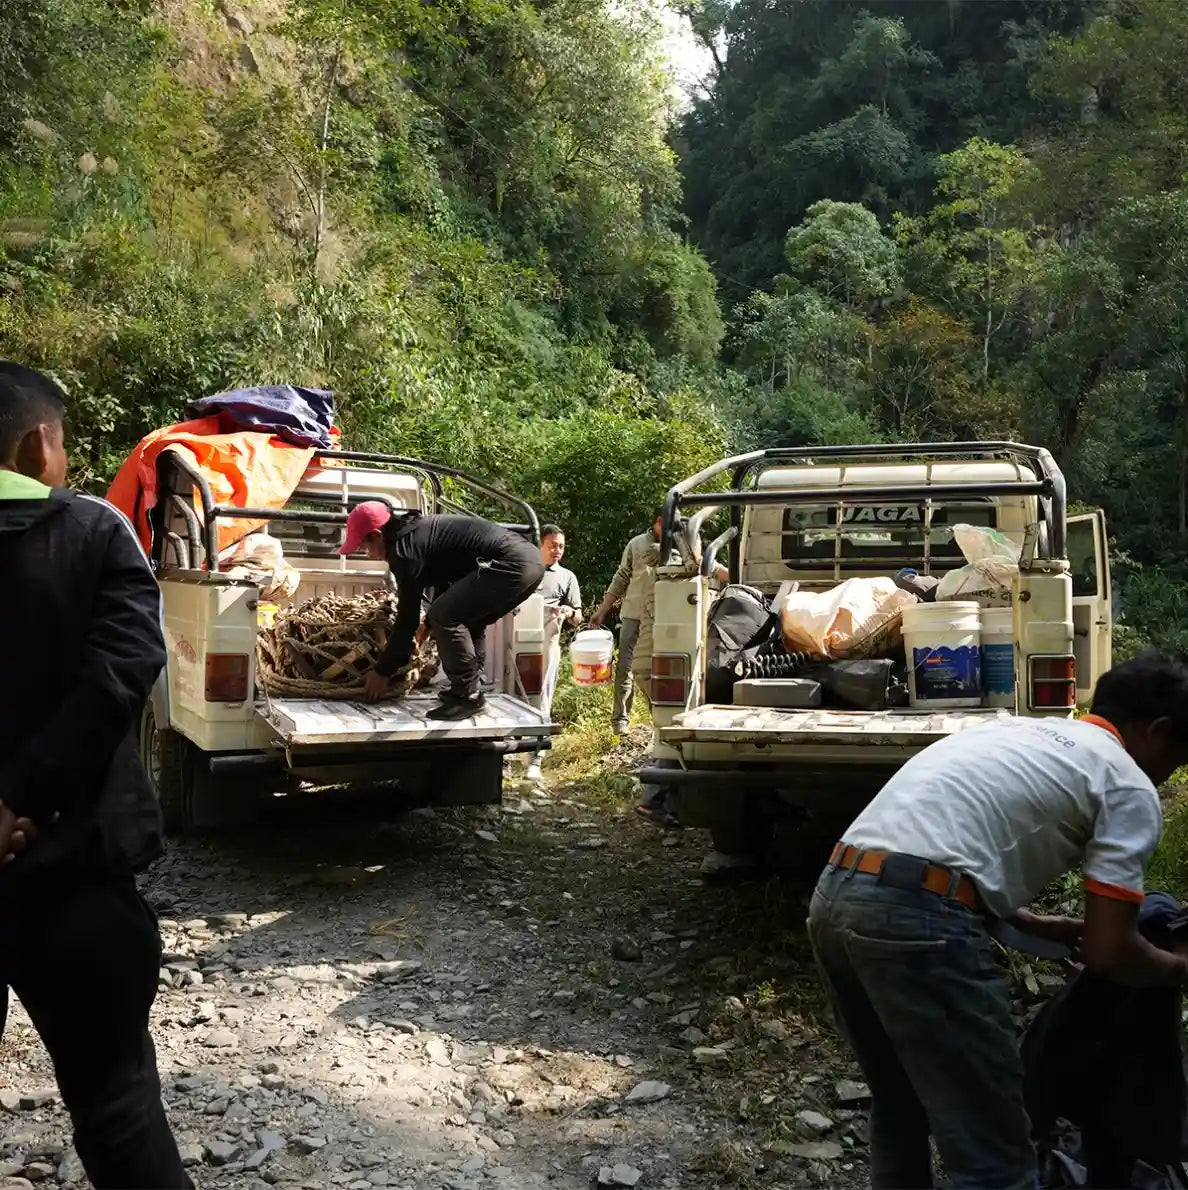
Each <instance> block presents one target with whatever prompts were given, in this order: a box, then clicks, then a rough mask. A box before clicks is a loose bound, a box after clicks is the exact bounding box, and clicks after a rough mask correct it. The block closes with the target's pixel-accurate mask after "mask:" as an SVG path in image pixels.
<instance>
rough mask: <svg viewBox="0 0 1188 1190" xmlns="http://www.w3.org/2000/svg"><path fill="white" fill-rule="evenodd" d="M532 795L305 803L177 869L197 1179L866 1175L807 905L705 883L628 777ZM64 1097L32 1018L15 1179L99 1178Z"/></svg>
mask: <svg viewBox="0 0 1188 1190" xmlns="http://www.w3.org/2000/svg"><path fill="white" fill-rule="evenodd" d="M506 803H507V804H506V805H505V807H504V808H503V809H502V810H501V811H491V812H483V813H481V814H474V813H470V814H468V813H452V812H451V813H448V814H446V813H441V814H437V815H431V814H414V815H407V816H403V817H400V818H396V819H394V820H390V815H389V814H388V813H387V812H386V810H387V799H386V797H385V793H384V791H382V790H371V791H365V792H362V793H353V794H352V793H343V792H333V793H330V794H326V795H316V796H312V795H311V796H309V797H304V798H296V799H289V800H281V801H277V802H274V803H272V804H271V805H270V806H269V807H268V808H267V812H266V814H265V815H264V817H263V819H262V821H261V822H260V823H259V824H258V825H256V826H254V827H253V828H252V829H251V830H250V831H249V832H244V833H243V834H242V835H241V837H240V838H239V839H238V841H236V840H229V839H223V840H219V841H218V842H217V843H213V842H212V843H208V844H196V843H185V844H179V845H176V846H175V847H174V848H173V849H172V850H171V852H170V854H169V856H168V857H167V859H165V860H164V861H163V862H162V863H161V864H160V865H159V866H158V867H157V868H156V869H155V870H154V871H153V872H152V873H151V875H150V876H149V878H148V879H147V880H146V882H145V888H146V892H147V894H148V896H149V898H150V900H151V901H152V903H153V904H154V906H155V907H156V909H157V910H158V912H159V914H160V917H161V920H162V930H163V933H164V937H165V944H166V948H167V954H166V957H165V960H164V964H165V965H164V969H163V972H162V980H163V987H162V992H161V995H160V997H159V999H158V1001H157V1008H156V1014H155V1032H156V1037H157V1041H158V1047H159V1058H160V1066H161V1071H162V1078H163V1082H164V1086H165V1098H166V1100H167V1103H168V1105H169V1111H170V1115H171V1118H172V1120H173V1122H174V1126H175V1128H176V1130H177V1132H178V1135H179V1138H180V1139H181V1141H182V1143H183V1145H184V1146H185V1153H186V1158H187V1160H188V1161H189V1162H191V1163H192V1164H193V1166H194V1169H193V1170H192V1172H193V1174H194V1176H195V1180H196V1181H197V1182H199V1184H200V1185H201V1186H205V1187H232V1186H234V1187H261V1188H262V1187H264V1186H265V1185H292V1186H305V1187H310V1188H313V1187H325V1188H327V1190H329V1188H331V1187H339V1186H341V1187H347V1188H349V1190H370V1188H372V1187H383V1186H391V1187H400V1188H404V1190H431V1188H432V1190H437V1188H444V1187H450V1188H453V1190H486V1188H488V1187H492V1188H493V1187H501V1186H502V1187H507V1188H508V1190H531V1188H532V1187H544V1186H550V1187H555V1188H557V1190H577V1188H579V1187H583V1188H584V1187H589V1186H591V1185H598V1184H604V1185H622V1186H631V1185H638V1186H640V1187H643V1188H648V1187H665V1188H672V1190H675V1188H677V1187H680V1188H686V1187H688V1188H691V1190H701V1188H705V1190H708V1188H710V1187H719V1186H724V1185H736V1186H740V1187H756V1188H757V1187H764V1188H770V1190H775V1188H777V1187H793V1186H804V1185H821V1184H824V1185H831V1186H838V1185H843V1186H844V1185H858V1184H861V1183H862V1182H863V1180H864V1177H865V1163H864V1157H863V1154H864V1144H863V1139H862V1138H863V1136H864V1134H865V1131H864V1130H865V1117H864V1115H863V1112H862V1110H861V1109H862V1103H861V1099H860V1094H861V1089H860V1088H858V1087H855V1086H854V1085H852V1084H851V1085H847V1083H846V1082H845V1081H844V1080H852V1079H854V1078H855V1077H856V1073H855V1068H854V1067H852V1066H851V1065H850V1064H849V1062H848V1060H847V1058H846V1057H845V1055H844V1054H843V1053H842V1052H841V1050H840V1048H839V1045H838V1043H837V1042H836V1040H835V1039H834V1038H833V1037H832V1036H831V1035H830V1034H828V1033H827V1032H825V1031H823V1030H822V1029H821V1028H820V1027H819V1019H820V1018H819V1004H818V1003H817V995H818V992H817V987H816V982H815V980H814V979H813V977H812V974H811V969H810V967H809V963H808V955H807V953H806V951H805V946H804V940H803V932H802V921H803V917H804V903H803V900H802V899H801V898H800V897H799V896H796V895H793V894H792V893H791V892H790V891H789V890H787V889H785V888H783V887H782V886H781V885H779V884H778V883H770V884H752V885H747V886H736V887H733V888H719V887H707V886H705V885H704V884H703V883H702V881H701V880H700V878H699V876H698V865H699V861H700V859H701V855H702V851H703V848H704V846H705V843H706V840H705V838H704V836H701V835H700V834H699V833H697V832H683V833H676V834H671V835H665V834H662V833H660V832H658V831H657V830H655V828H653V827H651V826H649V825H647V824H645V823H643V822H642V821H640V820H639V819H637V818H636V817H635V815H633V814H632V813H631V798H630V796H629V782H627V781H626V779H624V778H617V777H615V776H614V775H613V774H612V775H611V776H610V777H609V778H608V779H604V780H600V781H598V782H596V783H590V784H579V785H576V786H570V787H566V788H561V789H554V790H545V791H533V790H532V789H531V788H530V787H527V786H517V785H515V784H512V785H510V786H509V791H508V794H507V797H506ZM64 958H65V961H66V963H67V973H68V962H69V956H64ZM67 977H68V974H67ZM79 991H80V996H81V997H82V998H83V999H85V994H86V993H85V988H80V989H79ZM51 1086H52V1077H51V1075H50V1071H49V1069H48V1065H47V1062H46V1059H45V1055H44V1053H43V1052H42V1050H41V1048H40V1045H39V1043H38V1042H37V1040H36V1037H35V1035H34V1034H32V1032H31V1030H30V1029H29V1026H28V1022H27V1019H26V1018H25V1016H24V1014H23V1012H22V1011H20V1010H19V1009H15V1010H14V1012H13V1014H12V1018H11V1019H10V1022H9V1029H8V1034H7V1036H6V1037H5V1039H4V1042H3V1048H2V1049H0V1187H3V1186H4V1185H5V1181H4V1179H5V1178H10V1179H22V1178H23V1179H27V1181H29V1182H32V1181H40V1182H43V1183H44V1184H45V1185H48V1186H52V1185H55V1184H70V1183H73V1184H75V1185H81V1184H85V1179H83V1177H82V1174H81V1170H80V1169H79V1167H78V1164H77V1159H76V1158H75V1157H73V1154H72V1153H71V1152H70V1150H69V1148H68V1143H69V1129H68V1121H67V1119H66V1118H65V1116H64V1114H63V1113H62V1111H61V1109H60V1107H59V1106H58V1105H57V1103H56V1101H51V1102H49V1103H48V1104H42V1105H40V1106H28V1105H32V1104H34V1103H35V1102H36V1099H37V1096H36V1092H38V1091H40V1090H42V1089H44V1088H48V1087H51ZM22 1095H23V1096H26V1097H27V1098H26V1104H27V1106H21V1104H20V1102H19V1097H20V1096H22ZM600 1177H602V1178H603V1179H605V1180H603V1181H602V1182H600V1181H599V1179H600ZM20 1184H21V1183H20V1182H19V1181H16V1182H14V1185H17V1186H19V1185H20Z"/></svg>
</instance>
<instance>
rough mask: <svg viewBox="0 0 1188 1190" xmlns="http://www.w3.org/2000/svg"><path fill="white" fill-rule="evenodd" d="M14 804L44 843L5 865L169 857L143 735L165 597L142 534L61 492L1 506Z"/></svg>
mask: <svg viewBox="0 0 1188 1190" xmlns="http://www.w3.org/2000/svg"><path fill="white" fill-rule="evenodd" d="M0 624H3V625H4V632H5V642H6V644H5V648H6V650H7V655H6V658H5V662H6V666H7V673H8V675H9V680H8V682H7V683H6V685H5V689H4V691H3V693H2V694H0V710H2V713H0V800H2V801H3V802H4V804H5V805H6V806H7V807H8V808H9V809H11V810H13V811H14V812H16V813H17V814H18V815H26V816H28V817H29V818H32V819H33V821H34V822H36V823H37V825H38V827H39V828H40V831H41V833H40V836H39V838H38V839H37V841H36V843H35V844H34V845H33V846H31V847H30V848H29V850H28V852H26V853H25V854H24V855H22V856H21V857H20V858H19V859H17V860H16V861H15V862H14V863H12V864H9V865H6V866H5V867H4V868H3V869H0V894H2V893H4V892H5V890H6V889H8V888H9V887H11V886H12V885H13V882H17V883H19V882H20V881H21V878H22V875H23V874H25V873H28V874H30V875H31V874H32V873H34V872H48V871H49V870H51V869H52V870H54V871H55V872H58V871H63V870H65V871H70V872H79V871H83V870H88V869H89V870H94V869H95V868H98V869H100V870H103V871H112V870H116V871H127V870H135V869H136V868H138V867H140V866H142V865H143V864H145V863H146V862H148V861H149V860H151V859H153V858H155V856H156V855H157V854H158V853H159V852H160V847H161V832H160V813H159V810H158V808H157V803H156V798H155V796H154V794H153V791H152V787H151V786H150V785H149V782H148V778H147V776H146V774H145V771H144V765H143V764H142V763H141V760H140V757H139V754H138V749H137V745H136V740H135V735H134V728H135V726H136V724H137V721H138V718H139V715H140V712H141V708H142V707H143V706H144V702H145V699H146V698H147V697H148V695H149V693H150V691H151V690H152V687H153V683H154V682H155V681H156V678H157V675H158V674H159V673H160V672H161V670H162V668H163V667H164V665H165V641H164V638H163V633H162V628H161V593H160V589H159V588H158V586H157V581H156V579H155V578H154V577H153V574H152V571H151V570H150V569H149V565H148V562H147V560H146V559H145V556H144V553H143V552H142V550H141V548H140V544H139V542H138V541H137V540H136V535H135V533H134V532H133V530H132V526H131V525H129V524H128V523H127V521H126V520H125V519H124V517H123V516H122V515H121V514H120V513H118V512H117V511H116V510H115V509H114V508H112V507H111V506H110V505H109V504H107V503H106V502H105V501H102V500H98V499H96V498H94V497H91V496H84V495H79V494H76V493H73V492H66V491H59V490H55V491H54V492H52V493H49V494H48V495H47V496H46V497H44V498H41V499H28V500H26V499H0Z"/></svg>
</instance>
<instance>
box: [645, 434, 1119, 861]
mask: <svg viewBox="0 0 1188 1190" xmlns="http://www.w3.org/2000/svg"><path fill="white" fill-rule="evenodd" d="M724 515H725V516H728V518H729V520H728V522H726V523H725V524H722V523H721V518H722V517H723V516H724ZM713 517H718V518H719V524H718V527H719V529H720V532H719V534H718V536H717V537H716V538H715V539H714V540H713V541H711V542H708V543H706V544H704V545H703V544H702V541H701V531H702V528H703V526H705V525H706V524H707V523H712V522H711V518H713ZM959 523H963V524H971V525H976V526H985V527H988V528H993V529H995V530H997V531H999V532H1000V533H1002V534H1003V535H1004V536H1006V537H1007V538H1009V539H1011V540H1012V541H1013V542H1014V543H1016V544H1017V545H1018V546H1019V547H1021V550H1022V558H1021V561H1020V564H1019V573H1018V575H1017V578H1016V579H1015V584H1014V589H1013V591H1012V605H1011V606H1012V607H1013V613H1014V614H1013V624H1014V648H1015V667H1014V669H1015V676H1016V687H1015V694H1014V698H1013V700H1011V701H1012V705H1011V706H1009V707H1007V708H1002V707H985V708H979V709H970V710H954V711H948V712H938V711H935V710H934V711H928V710H912V709H909V708H895V709H886V710H878V711H860V710H844V709H832V710H831V709H827V708H824V707H822V708H818V709H812V710H789V709H781V708H780V707H779V706H777V705H771V706H763V705H753V700H752V705H747V706H741V705H734V704H726V705H723V704H721V703H717V704H715V703H713V702H710V701H707V696H706V638H707V622H708V618H709V616H710V614H711V609H712V607H713V604H714V601H715V599H716V598H717V594H718V590H719V587H720V584H718V583H717V582H715V581H713V580H712V579H711V578H710V577H709V576H710V575H712V574H713V573H714V570H715V568H716V566H717V564H718V555H719V553H720V552H721V551H723V550H725V551H727V554H728V561H729V572H730V582H731V583H732V584H742V585H745V586H747V587H750V588H752V589H754V590H756V591H758V592H759V593H761V594H762V595H765V596H768V597H774V596H775V595H776V594H777V592H778V591H779V590H780V589H781V588H782V587H784V586H785V585H786V584H791V583H796V584H798V585H799V587H800V589H802V590H817V591H820V590H826V589H828V588H830V587H832V586H834V585H835V584H837V583H840V582H842V581H843V580H845V579H848V578H853V577H860V576H862V577H871V576H876V575H883V576H893V575H895V574H896V572H898V571H899V570H900V569H901V568H904V567H912V568H915V569H916V570H917V571H918V572H919V574H921V575H934V576H941V575H943V574H945V573H947V572H948V571H950V570H953V569H955V568H957V567H960V566H962V565H963V564H964V563H965V559H964V557H963V556H962V554H961V552H960V549H959V548H958V546H957V544H956V543H955V541H954V539H953V532H952V526H954V525H955V524H959ZM680 532H684V533H685V534H686V537H687V541H686V542H685V543H684V549H685V552H686V554H687V555H688V554H691V555H693V556H700V557H701V573H700V576H696V577H688V571H687V569H684V568H681V567H677V566H673V567H670V568H668V569H667V570H666V569H665V568H663V567H661V568H660V570H659V572H658V581H657V583H656V617H655V627H654V635H653V649H654V654H653V658H654V659H653V671H652V705H653V715H654V719H655V728H656V730H655V742H654V746H653V750H652V758H651V760H650V762H649V763H648V764H647V765H646V766H645V767H644V768H643V769H642V770H641V771H640V773H639V776H640V779H641V780H643V781H644V782H645V783H649V784H654V785H661V786H666V787H668V788H670V789H673V790H676V791H678V792H679V795H680V797H679V805H680V809H679V817H680V819H681V821H682V822H683V823H685V824H686V825H690V826H700V827H706V828H708V829H709V830H710V831H711V832H712V835H713V839H714V845H715V847H716V848H717V849H718V850H719V851H723V852H727V853H747V854H754V853H756V852H763V851H767V850H768V849H769V848H770V847H771V845H772V844H773V843H774V844H775V845H776V856H777V858H778V862H779V863H780V865H781V866H783V867H791V868H800V867H803V868H804V869H805V870H806V871H811V870H814V869H816V868H819V867H820V865H821V864H822V863H823V862H824V859H825V857H826V856H827V854H828V848H829V846H831V845H832V843H833V842H835V841H836V839H837V838H838V837H839V836H840V832H841V830H842V829H843V828H844V827H845V826H846V825H847V824H848V822H849V821H850V819H852V817H853V815H854V814H855V813H856V811H857V810H858V809H860V808H861V807H862V806H863V805H864V804H865V803H866V802H867V801H869V799H870V798H871V797H872V796H873V795H874V794H875V793H876V792H877V791H878V789H879V787H880V785H881V784H882V782H883V781H885V780H886V778H887V777H888V776H889V775H890V774H891V773H892V772H894V771H895V769H897V768H898V767H899V766H900V765H902V764H903V763H904V761H905V760H907V759H908V757H910V756H913V755H915V754H916V753H917V752H919V751H920V750H921V749H923V748H925V747H927V746H928V745H929V744H930V743H933V742H934V741H935V740H938V739H940V738H942V737H944V736H946V735H949V734H951V733H952V732H955V731H960V730H963V729H964V728H966V727H969V726H972V725H975V724H978V723H984V722H986V721H987V719H989V718H992V717H994V716H998V715H1004V714H1018V715H1030V716H1053V717H1056V718H1067V717H1069V716H1071V715H1072V714H1073V713H1074V708H1075V706H1076V704H1077V702H1078V701H1085V700H1087V699H1088V698H1089V696H1090V694H1091V692H1092V688H1093V686H1094V684H1095V683H1096V681H1097V678H1098V676H1099V675H1100V674H1101V673H1102V672H1103V671H1104V670H1106V669H1108V668H1109V666H1110V643H1111V618H1112V617H1111V606H1110V572H1109V562H1108V557H1107V542H1106V530H1105V521H1104V517H1103V516H1102V514H1101V512H1100V511H1097V512H1092V513H1088V514H1085V515H1081V516H1075V517H1069V516H1068V515H1067V502H1066V492H1065V483H1064V476H1063V475H1062V474H1061V472H1060V470H1059V468H1058V467H1057V466H1056V463H1055V461H1054V460H1053V458H1052V456H1051V455H1050V454H1049V453H1048V452H1047V451H1046V450H1044V449H1042V448H1039V447H1034V446H1024V445H1019V444H1017V443H1010V442H959V443H931V444H921V445H886V446H873V445H872V446H847V447H820V448H817V447H813V448H778V449H772V450H761V451H755V452H753V453H752V454H748V455H742V456H740V457H737V458H731V459H726V460H724V461H723V462H721V463H718V464H716V465H715V466H713V467H710V468H707V469H706V470H705V471H702V472H701V473H699V474H698V475H694V476H692V477H691V478H689V479H687V480H685V481H684V482H683V483H680V484H678V485H677V486H676V487H674V488H673V489H672V490H671V491H670V492H669V494H668V498H667V501H666V504H665V510H664V540H663V542H662V552H661V557H664V558H667V557H670V556H672V555H673V545H674V544H675V542H676V534H678V533H680Z"/></svg>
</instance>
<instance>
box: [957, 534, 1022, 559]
mask: <svg viewBox="0 0 1188 1190" xmlns="http://www.w3.org/2000/svg"><path fill="white" fill-rule="evenodd" d="M953 540H954V541H956V542H957V547H958V548H959V549H960V550H961V552H962V554H964V555H965V560H966V561H967V562H988V561H991V560H993V561H995V562H1004V561H1005V562H1014V563H1015V565H1016V566H1018V565H1019V556H1020V554H1021V553H1022V552H1023V551H1022V548H1021V547H1020V546H1017V545H1016V544H1015V543H1014V542H1013V541H1012V540H1011V539H1010V538H1009V537H1007V536H1006V535H1005V534H1003V533H1000V532H999V531H998V530H997V529H989V528H987V527H986V526H985V525H954V526H953Z"/></svg>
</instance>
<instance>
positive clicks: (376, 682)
mask: <svg viewBox="0 0 1188 1190" xmlns="http://www.w3.org/2000/svg"><path fill="white" fill-rule="evenodd" d="M391 684H392V679H391V678H385V677H384V675H383V674H381V673H377V672H376V671H375V670H374V669H373V670H372V671H371V672H370V673H369V674H367V675H365V676H364V678H363V696H364V698H366V699H367V701H368V702H378V701H379V700H380V699H381V698H383V696H384V695H385V694H387V693H388V688H389V686H391Z"/></svg>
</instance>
